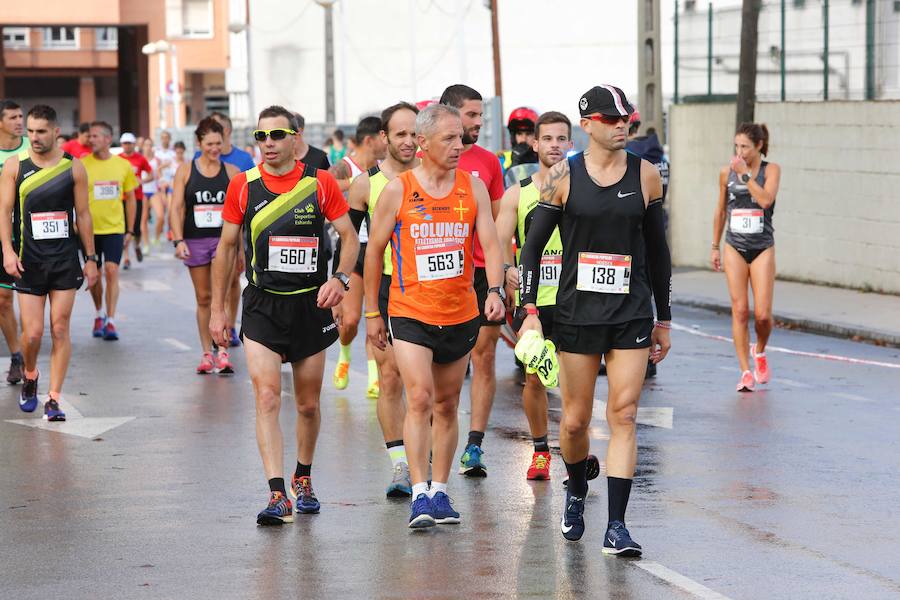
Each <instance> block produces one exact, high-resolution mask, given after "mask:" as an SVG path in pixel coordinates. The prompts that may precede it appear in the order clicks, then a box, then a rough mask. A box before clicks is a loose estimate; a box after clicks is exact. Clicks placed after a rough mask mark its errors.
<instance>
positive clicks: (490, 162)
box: [459, 144, 503, 267]
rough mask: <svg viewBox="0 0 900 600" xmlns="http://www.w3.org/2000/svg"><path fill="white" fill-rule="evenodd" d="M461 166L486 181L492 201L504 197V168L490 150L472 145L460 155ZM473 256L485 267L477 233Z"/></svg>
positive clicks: (479, 264) (477, 263)
mask: <svg viewBox="0 0 900 600" xmlns="http://www.w3.org/2000/svg"><path fill="white" fill-rule="evenodd" d="M459 168H460V169H462V170H463V171H467V172H469V173H471V174H472V175H474V176H475V177H477V178H478V179H480V180H481V181H483V182H484V185H485V186H487V190H488V195H489V196H490V197H491V202H498V201H499V200H500V198H502V197H503V170H502V169H501V168H500V159H498V158H497V155H496V154H494V153H493V152H491V151H490V150H485V149H484V148H482V147H481V146H479V145H477V144H476V145H474V146H472V147H471V148H469V149H468V150H466V151H465V152H463V153H462V156H460V157H459ZM473 257H474V259H475V266H476V267H484V251H483V250H482V249H481V242H479V241H478V235H477V234H476V235H475V252H474V254H473Z"/></svg>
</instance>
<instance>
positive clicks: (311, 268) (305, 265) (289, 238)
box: [269, 235, 319, 273]
mask: <svg viewBox="0 0 900 600" xmlns="http://www.w3.org/2000/svg"><path fill="white" fill-rule="evenodd" d="M318 257H319V238H317V237H304V236H300V235H273V236H272V237H270V238H269V271H280V272H282V273H315V272H316V270H317V268H318V266H319V261H318Z"/></svg>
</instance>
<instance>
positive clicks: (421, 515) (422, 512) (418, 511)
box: [409, 494, 435, 529]
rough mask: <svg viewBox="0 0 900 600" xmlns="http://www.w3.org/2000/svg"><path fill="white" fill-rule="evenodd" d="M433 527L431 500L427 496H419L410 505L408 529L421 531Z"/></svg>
mask: <svg viewBox="0 0 900 600" xmlns="http://www.w3.org/2000/svg"><path fill="white" fill-rule="evenodd" d="M434 526H435V521H434V507H433V506H432V504H431V498H429V497H428V494H419V495H418V496H416V499H415V500H413V501H412V504H411V505H410V509H409V528H410V529H421V528H423V527H434Z"/></svg>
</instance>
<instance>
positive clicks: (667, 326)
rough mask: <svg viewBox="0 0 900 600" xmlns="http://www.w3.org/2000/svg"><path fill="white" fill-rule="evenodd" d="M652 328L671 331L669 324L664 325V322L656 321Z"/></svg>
mask: <svg viewBox="0 0 900 600" xmlns="http://www.w3.org/2000/svg"><path fill="white" fill-rule="evenodd" d="M653 326H654V327H659V328H660V329H672V324H671V323H666V322H664V321H657V322H656V323H654V324H653Z"/></svg>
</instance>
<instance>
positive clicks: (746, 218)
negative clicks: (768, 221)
mask: <svg viewBox="0 0 900 600" xmlns="http://www.w3.org/2000/svg"><path fill="white" fill-rule="evenodd" d="M730 227H731V233H743V234H745V235H753V234H756V233H762V232H763V229H764V227H763V211H762V209H759V208H736V209H734V210H732V211H731V222H730Z"/></svg>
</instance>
